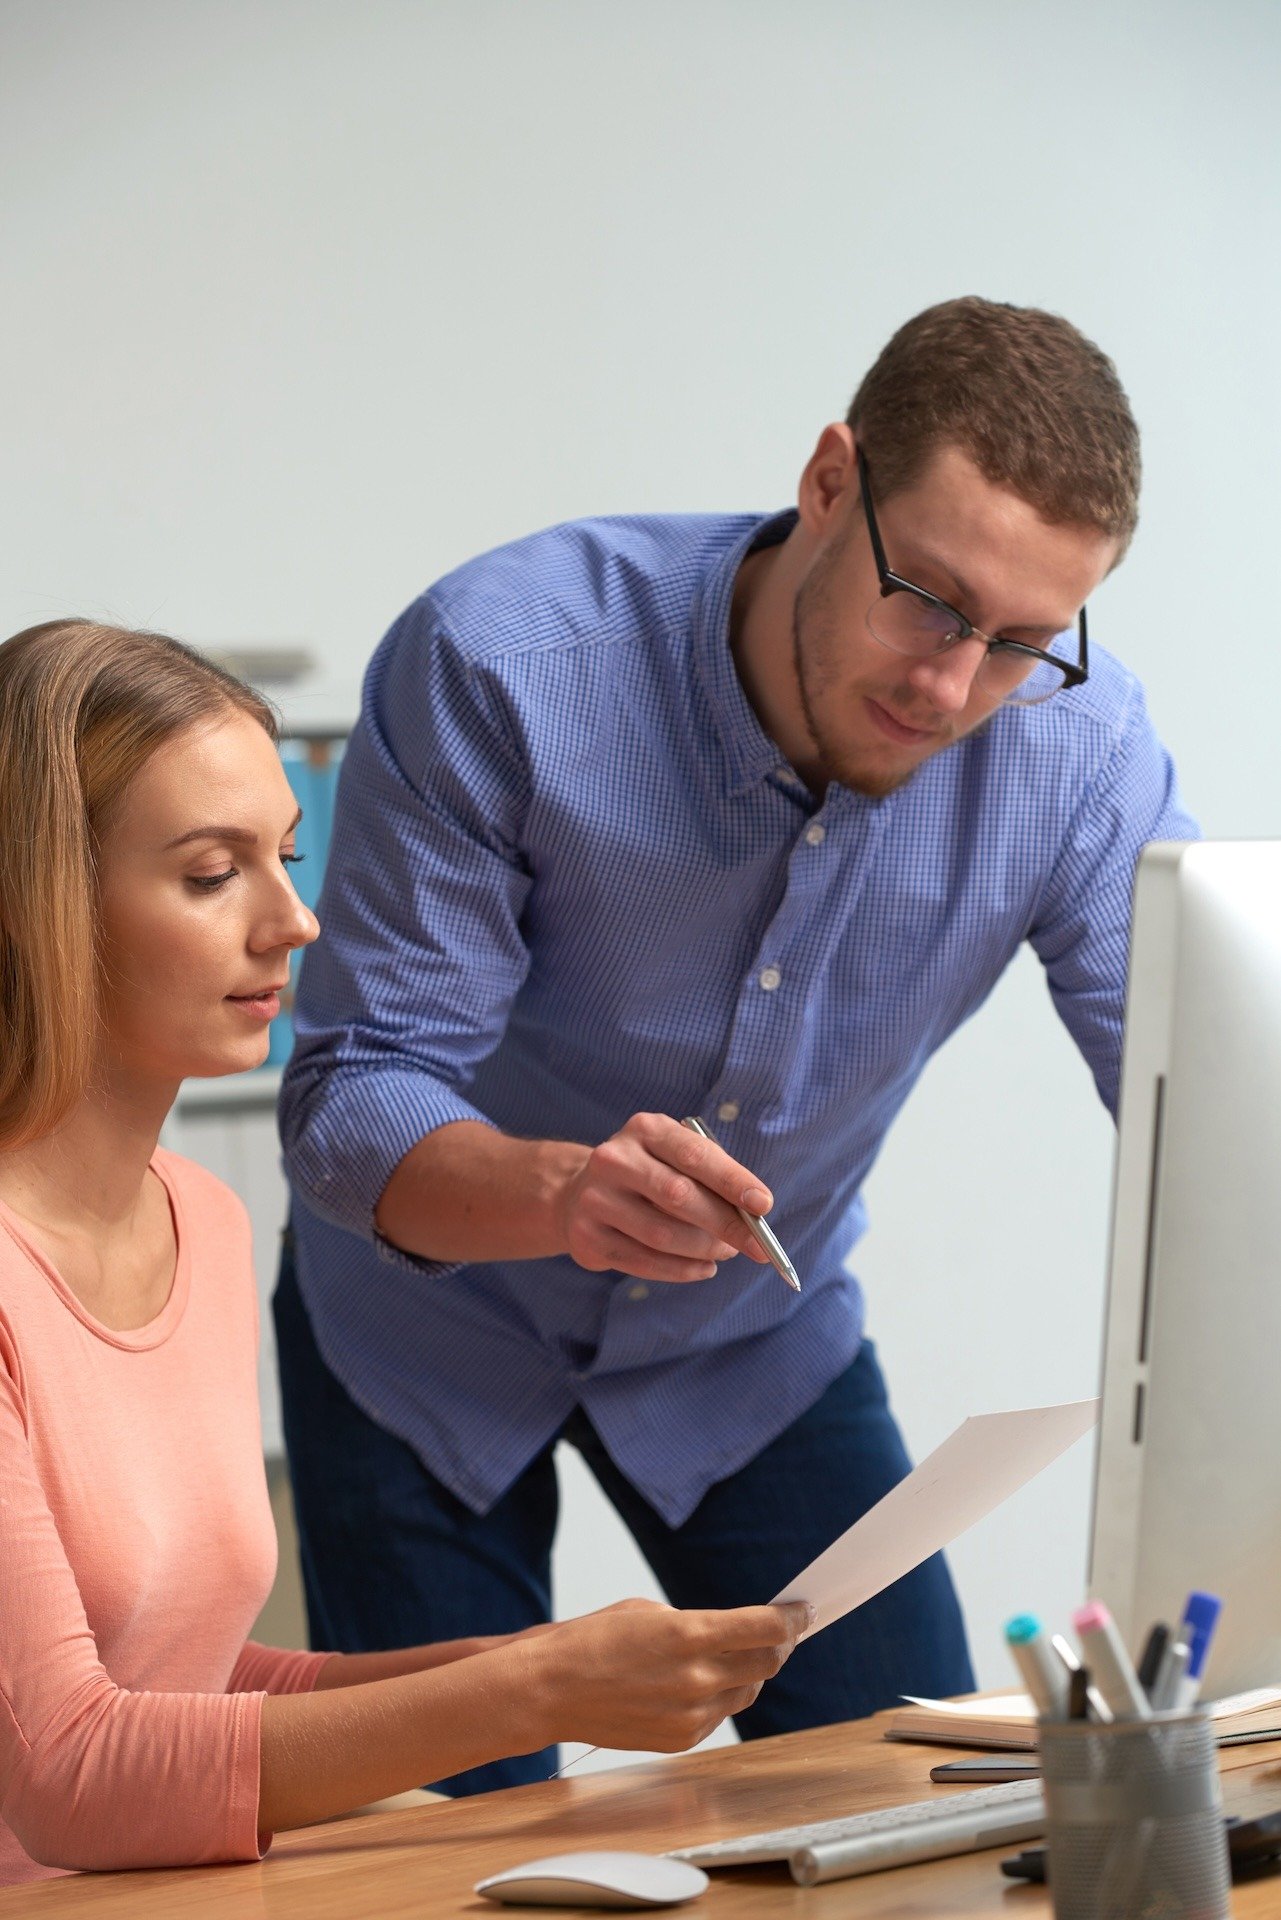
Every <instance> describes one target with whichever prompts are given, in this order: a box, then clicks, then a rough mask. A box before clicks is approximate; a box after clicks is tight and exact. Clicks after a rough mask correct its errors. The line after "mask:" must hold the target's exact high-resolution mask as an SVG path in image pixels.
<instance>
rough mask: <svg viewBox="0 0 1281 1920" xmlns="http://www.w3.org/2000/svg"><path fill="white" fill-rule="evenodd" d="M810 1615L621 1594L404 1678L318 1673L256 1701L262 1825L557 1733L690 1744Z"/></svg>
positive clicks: (280, 1824) (746, 1697)
mask: <svg viewBox="0 0 1281 1920" xmlns="http://www.w3.org/2000/svg"><path fill="white" fill-rule="evenodd" d="M808 1617H809V1616H808V1610H807V1609H806V1608H805V1607H804V1606H803V1605H801V1604H800V1603H798V1602H793V1603H791V1604H789V1605H787V1606H777V1607H741V1608H738V1609H735V1610H734V1611H731V1612H722V1613H679V1612H676V1611H674V1610H673V1609H672V1608H670V1607H664V1606H660V1605H658V1604H657V1603H655V1602H652V1601H625V1602H623V1603H622V1604H621V1605H619V1606H615V1607H607V1608H605V1609H604V1611H602V1612H600V1613H593V1614H588V1615H586V1616H585V1618H583V1619H581V1620H570V1621H566V1622H565V1623H564V1624H561V1625H557V1626H553V1627H551V1628H549V1629H546V1630H545V1631H543V1632H541V1633H526V1634H518V1635H515V1636H514V1637H512V1638H511V1639H509V1640H506V1641H505V1642H503V1643H501V1644H499V1645H497V1646H491V1647H489V1648H488V1649H486V1650H485V1651H482V1652H476V1653H471V1654H467V1655H464V1656H461V1657H453V1658H450V1659H448V1660H447V1662H446V1663H445V1664H436V1665H433V1666H429V1667H427V1668H425V1669H421V1670H418V1671H414V1672H409V1673H404V1672H402V1673H399V1674H397V1675H395V1676H391V1677H379V1678H370V1679H367V1680H365V1679H360V1680H354V1681H349V1682H347V1683H344V1682H343V1681H342V1680H341V1679H339V1680H338V1681H337V1683H335V1682H334V1681H332V1680H331V1679H329V1677H328V1674H327V1673H326V1675H325V1678H324V1679H323V1681H320V1682H318V1684H317V1688H316V1691H315V1692H312V1693H308V1694H290V1695H283V1696H272V1697H269V1698H268V1699H266V1700H265V1701H264V1702H263V1709H262V1733H261V1741H262V1746H261V1771H260V1784H259V1800H258V1824H259V1827H260V1828H261V1829H263V1830H266V1831H274V1830H276V1829H279V1828H284V1827H300V1826H309V1825H310V1824H311V1823H312V1822H313V1821H317V1820H326V1819H329V1818H330V1817H331V1816H332V1815H334V1814H336V1813H342V1812H344V1811H346V1810H347V1809H348V1808H351V1807H356V1806H361V1805H364V1804H365V1803H366V1802H368V1801H371V1800H381V1799H383V1798H385V1797H386V1796H387V1795H389V1794H393V1793H400V1792H403V1791H404V1789H405V1788H406V1787H415V1786H420V1785H421V1784H422V1782H423V1781H424V1780H439V1779H443V1778H446V1777H448V1776H449V1775H451V1774H454V1773H461V1772H463V1771H465V1770H466V1769H467V1768H469V1767H476V1766H482V1765H484V1764H485V1763H486V1762H487V1761H490V1760H498V1759H503V1758H505V1757H506V1756H508V1755H510V1754H516V1753H534V1752H537V1751H538V1749H539V1748H540V1747H545V1746H549V1745H550V1744H551V1743H552V1742H553V1741H557V1740H583V1741H587V1742H588V1743H589V1744H592V1745H595V1746H608V1747H623V1748H626V1747H639V1748H642V1749H649V1750H654V1751H658V1752H678V1751H680V1750H681V1749H682V1748H684V1747H690V1746H694V1745H696V1744H697V1742H698V1741H700V1740H702V1739H703V1738H704V1737H705V1736H706V1735H707V1734H709V1733H710V1732H711V1731H712V1729H713V1727H715V1726H718V1725H719V1724H720V1722H721V1721H722V1720H723V1719H724V1718H725V1717H726V1715H727V1714H731V1713H741V1712H742V1711H743V1709H744V1708H745V1707H747V1706H750V1704H751V1702H752V1701H753V1700H754V1699H755V1698H756V1695H757V1693H758V1692H759V1691H760V1688H761V1685H762V1683H763V1682H764V1681H765V1680H767V1679H769V1678H771V1677H772V1676H773V1675H774V1674H775V1673H777V1672H778V1670H779V1668H780V1667H781V1666H782V1664H783V1662H784V1660H785V1659H786V1658H787V1656H788V1654H789V1653H790V1652H791V1650H792V1648H793V1646H794V1645H795V1643H796V1639H797V1636H798V1634H799V1633H800V1632H801V1631H802V1630H803V1628H804V1627H805V1625H806V1624H807V1620H808ZM451 1644H453V1645H455V1646H457V1645H458V1644H459V1643H458V1642H453V1643H451ZM462 1644H466V1643H462ZM430 1651H431V1650H430V1649H413V1650H412V1654H414V1655H416V1654H417V1653H420V1652H430ZM399 1657H403V1656H397V1655H395V1654H387V1655H382V1654H370V1655H356V1656H349V1658H352V1659H355V1660H359V1661H365V1660H368V1661H370V1662H380V1661H384V1660H387V1661H394V1660H396V1659H397V1658H399ZM411 1657H412V1656H411ZM365 1671H366V1672H368V1673H372V1672H373V1668H372V1667H367V1668H365Z"/></svg>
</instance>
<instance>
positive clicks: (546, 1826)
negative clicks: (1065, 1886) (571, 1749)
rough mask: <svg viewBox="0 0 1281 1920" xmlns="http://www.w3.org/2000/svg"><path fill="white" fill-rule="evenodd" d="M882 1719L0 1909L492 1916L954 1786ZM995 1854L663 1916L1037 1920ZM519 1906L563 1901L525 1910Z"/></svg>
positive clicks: (324, 1832)
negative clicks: (555, 1859)
mask: <svg viewBox="0 0 1281 1920" xmlns="http://www.w3.org/2000/svg"><path fill="white" fill-rule="evenodd" d="M883 1721H884V1716H881V1715H878V1716H877V1717H876V1718H875V1719H873V1720H861V1721H852V1722H849V1723H848V1724H846V1725H844V1726H838V1727H822V1728H818V1729H816V1730H814V1731H813V1732H809V1733H794V1734H788V1735H786V1736H785V1737H784V1738H782V1739H777V1740H758V1741H754V1742H752V1743H751V1744H750V1745H747V1746H742V1747H720V1748H714V1749H712V1750H711V1751H710V1752H707V1753H698V1754H689V1755H684V1756H681V1757H679V1758H673V1759H670V1760H664V1761H659V1762H655V1763H652V1764H649V1765H646V1766H637V1767H626V1768H619V1769H617V1770H616V1771H612V1772H608V1773H595V1774H585V1775H583V1776H582V1777H581V1778H579V1779H575V1778H574V1777H573V1776H572V1775H571V1776H570V1778H569V1779H567V1780H553V1781H548V1782H547V1783H546V1784H545V1785H543V1786H534V1787H513V1788H511V1789H509V1790H508V1791H507V1792H505V1793H491V1794H483V1795H480V1796H478V1797H477V1798H475V1799H472V1800H456V1801H452V1802H450V1803H448V1804H444V1805H438V1806H426V1807H418V1808H415V1809H413V1810H412V1811H410V1812H403V1813H382V1814H371V1815H368V1816H366V1817H364V1818H363V1819H356V1820H342V1821H335V1822H333V1824H332V1825H330V1826H327V1827H309V1828H306V1829H304V1830H301V1831H298V1832H295V1833H292V1834H282V1835H281V1836H280V1838H279V1839H278V1840H277V1841H276V1844H275V1846H274V1847H273V1849H272V1851H271V1852H270V1853H269V1854H268V1856H267V1858H266V1859H265V1860H264V1861H262V1862H261V1863H260V1864H259V1865H257V1866H237V1867H193V1868H187V1869H185V1870H182V1871H175V1872H166V1873H127V1874H124V1873H122V1874H85V1875H82V1876H77V1877H75V1878H73V1879H65V1880H52V1881H44V1882H42V1883H40V1884H38V1885H36V1886H34V1887H14V1888H11V1889H9V1890H8V1891H7V1892H0V1920H7V1916H8V1915H10V1914H14V1915H16V1914H18V1913H19V1912H21V1913H23V1914H27V1915H30V1916H31V1920H56V1916H60V1915H64V1914H68V1915H89V1914H92V1915H94V1916H97V1920H136V1917H137V1916H138V1915H148V1914H154V1915H164V1916H166V1920H169V1916H172V1917H173V1920H197V1917H203V1916H208V1920H223V1917H224V1916H225V1920H295V1916H296V1920H457V1917H458V1916H464V1915H465V1916H467V1917H468V1920H484V1917H485V1916H490V1917H491V1920H496V1916H497V1915H499V1914H500V1913H504V1912H508V1913H513V1914H514V1913H516V1912H518V1911H521V1909H517V1908H503V1907H497V1906H494V1905H493V1904H492V1903H491V1902H490V1901H488V1900H481V1899H478V1898H477V1897H476V1896H475V1895H474V1894H473V1893H472V1887H473V1885H474V1884H475V1882H476V1881H477V1880H480V1879H483V1878H484V1876H485V1875H486V1874H487V1873H494V1872H497V1870H498V1869H499V1868H500V1867H503V1866H511V1865H515V1864H516V1863H517V1862H519V1861H522V1860H532V1859H537V1858H539V1857H540V1856H542V1855H545V1854H551V1853H569V1852H575V1851H579V1850H581V1849H584V1848H593V1847H630V1848H634V1849H636V1850H638V1851H641V1852H653V1853H658V1852H662V1851H664V1850H665V1849H666V1848H668V1847H676V1846H680V1845H693V1844H695V1843H696V1842H699V1841H703V1840H715V1839H721V1838H727V1837H729V1836H731V1835H733V1834H736V1833H754V1832H760V1831H762V1830H763V1829H765V1828H769V1827H774V1826H780V1825H784V1824H786V1823H788V1822H795V1821H801V1820H807V1819H809V1820H823V1819H831V1818H832V1817H834V1816H836V1815H839V1814H843V1813H858V1812H861V1811H863V1810H864V1809H866V1808H869V1807H876V1806H887V1805H890V1804H891V1803H893V1802H896V1801H903V1800H921V1799H924V1798H926V1797H927V1796H928V1795H930V1794H942V1793H954V1792H956V1791H957V1789H956V1788H952V1787H934V1786H931V1784H930V1781H929V1769H930V1766H931V1765H932V1764H933V1763H934V1762H935V1761H936V1760H937V1759H938V1757H939V1749H937V1748H930V1747H921V1746H905V1745H901V1744H897V1743H890V1742H886V1741H882V1739H881V1737H880V1734H881V1727H882V1725H883ZM1222 1759H1223V1785H1224V1799H1225V1801H1226V1803H1227V1807H1228V1811H1229V1812H1232V1813H1239V1814H1242V1815H1249V1814H1259V1813H1264V1812H1268V1811H1271V1810H1272V1809H1274V1808H1276V1807H1278V1806H1281V1741H1277V1742H1273V1743H1270V1744H1268V1745H1266V1746H1264V1745H1260V1746H1257V1747H1238V1748H1235V1749H1233V1750H1231V1751H1229V1752H1226V1753H1224V1755H1223V1756H1222ZM1009 1851H1011V1849H1009V1848H999V1849H996V1850H995V1851H988V1852H986V1853H981V1854H970V1855H966V1856H962V1857H959V1858H956V1859H951V1860H936V1861H930V1862H927V1863H926V1864H924V1865H921V1866H916V1867H898V1868H896V1869H894V1870H893V1871H892V1872H889V1873H880V1874H872V1875H869V1876H868V1877H866V1878H864V1879H860V1880H838V1881H834V1882H831V1883H830V1884H828V1885H827V1886H822V1887H797V1886H794V1885H793V1884H792V1880H791V1877H790V1876H789V1874H788V1872H787V1869H786V1868H785V1867H781V1866H780V1867H751V1868H738V1869H735V1870H731V1871H729V1872H725V1871H721V1872H717V1873H715V1874H713V1875H712V1884H711V1886H710V1888H709V1889H708V1891H707V1893H706V1894H705V1895H704V1896H703V1898H702V1899H701V1900H698V1901H695V1902H693V1903H692V1904H691V1905H690V1906H688V1907H675V1908H672V1909H670V1911H671V1912H673V1913H678V1914H682V1915H683V1914H686V1913H688V1914H689V1915H690V1916H691V1920H693V1917H694V1916H695V1915H698V1916H702V1915H706V1916H708V1920H712V1917H713V1916H715V1915H720V1916H721V1917H722V1920H726V1917H727V1916H729V1915H731V1914H732V1915H734V1916H736V1920H766V1916H771V1917H773V1916H778V1917H782V1916H786V1920H836V1916H838V1915H839V1916H841V1920H850V1917H851V1916H852V1915H857V1916H858V1920H950V1917H952V1916H957V1915H969V1916H980V1917H981V1920H996V1917H997V1916H1003V1920H1043V1916H1045V1915H1047V1914H1048V1913H1049V1912H1050V1905H1049V1897H1048V1894H1047V1893H1046V1891H1045V1889H1044V1888H1042V1887H1029V1886H1024V1885H1019V1884H1016V1883H1014V1882H1011V1881H1007V1880H1004V1879H1002V1877H1001V1874H1000V1872H999V1870H998V1865H997V1863H998V1861H999V1860H1000V1858H1001V1855H1002V1853H1003V1852H1009ZM524 1911H526V1912H529V1913H531V1914H532V1913H535V1912H538V1911H544V1912H549V1913H550V1912H562V1913H563V1912H568V1911H569V1910H568V1909H565V1908H555V1909H552V1908H544V1909H541V1910H540V1909H536V1908H526V1909H524ZM1232 1911H1233V1914H1234V1915H1235V1916H1237V1920H1261V1917H1262V1916H1264V1915H1269V1916H1281V1874H1278V1875H1277V1876H1276V1877H1274V1878H1271V1879H1266V1880H1261V1881H1256V1882H1255V1883H1253V1884H1252V1885H1249V1886H1243V1887H1237V1888H1234V1889H1233V1908H1232Z"/></svg>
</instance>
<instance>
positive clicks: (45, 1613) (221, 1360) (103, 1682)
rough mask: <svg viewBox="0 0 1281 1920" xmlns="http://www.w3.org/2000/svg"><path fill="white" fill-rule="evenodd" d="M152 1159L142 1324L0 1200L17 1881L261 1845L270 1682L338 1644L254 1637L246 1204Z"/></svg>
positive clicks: (255, 1534) (2, 1659) (252, 1318)
mask: <svg viewBox="0 0 1281 1920" xmlns="http://www.w3.org/2000/svg"><path fill="white" fill-rule="evenodd" d="M152 1165H153V1167H154V1169H155V1171H156V1173H157V1174H158V1175H159V1177H160V1179H161V1180H162V1181H163V1182H164V1185H165V1187H166V1189H167V1190H168V1194H169V1200H170V1205H171V1208H172V1211H173V1219H174V1225H175V1229H176V1237H177V1247H178V1254H177V1263H176V1267H175V1272H174V1282H173V1288H172V1291H171V1293H170V1296H169V1299H168V1301H167V1302H166V1304H165V1306H164V1308H163V1309H162V1311H161V1312H160V1313H159V1314H158V1315H157V1317H156V1318H155V1319H154V1320H152V1321H151V1322H149V1324H148V1325H147V1326H145V1327H140V1328H137V1329H136V1330H134V1331H131V1332H128V1333H117V1332H113V1331H112V1330H111V1329H109V1328H107V1327H104V1326H102V1325H101V1324H100V1323H99V1322H98V1321H96V1320H94V1319H93V1318H92V1316H91V1315H90V1314H88V1313H86V1311H85V1310H84V1308H83V1307H82V1306H81V1305H80V1303H79V1301H78V1300H77V1299H76V1297H75V1295H74V1294H73V1293H72V1292H71V1290H70V1289H69V1288H68V1287H67V1286H66V1285H65V1284H64V1283H63V1281H62V1280H61V1279H60V1278H59V1276H58V1274H57V1273H56V1272H55V1271H54V1269H53V1268H52V1267H51V1266H50V1264H49V1263H48V1261H47V1260H46V1259H44V1257H43V1256H42V1255H41V1254H40V1253H39V1252H38V1251H37V1250H36V1249H35V1247H34V1246H32V1244H31V1243H30V1240H29V1239H28V1237H27V1235H26V1233H25V1232H24V1229H23V1225H22V1223H21V1221H20V1220H19V1219H18V1217H17V1216H16V1215H15V1214H13V1213H12V1212H11V1211H10V1210H9V1209H8V1208H7V1207H5V1206H3V1205H2V1204H0V1886H7V1885H12V1884H14V1883H16V1882H19V1881H24V1880H34V1879H40V1878H43V1877H45V1876H46V1875H48V1874H49V1873H50V1872H54V1871H58V1870H67V1869H75V1868H85V1867H98V1868H106V1867H156V1866H178V1865H186V1864H194V1863H197V1862H207V1861H216V1860H255V1859H257V1858H259V1856H260V1854H261V1853H262V1851H263V1849H264V1848H265V1846H266V1845H267V1844H268V1843H269V1841H270V1837H271V1836H270V1835H267V1834H260V1833H259V1831H258V1820H257V1815H258V1761H259V1724H260V1720H261V1715H262V1702H263V1698H264V1695H265V1694H267V1693H296V1692H304V1691H307V1690H309V1689H310V1688H311V1687H312V1686H313V1685H314V1684H315V1679H316V1675H317V1672H318V1671H319V1669H320V1667H321V1666H322V1665H323V1663H324V1661H325V1659H326V1658H327V1657H328V1656H327V1655H325V1654H314V1653H291V1652H284V1651H282V1650H280V1649H277V1648H270V1647H260V1646H256V1645H255V1644H254V1643H253V1642H252V1641H247V1639H246V1636H247V1634H248V1632H249V1629H250V1627H251V1626H252V1624H253V1621H254V1619H255V1617H256V1615H257V1613H258V1611H259V1609H260V1607H261V1606H262V1603H263V1601H264V1600H265V1598H266V1596H267V1594H268V1592H269V1591H270V1588H271V1582H272V1580H273V1578H274V1576H275V1569H276V1536H275V1529H274V1527H273V1525H272V1518H271V1508H270V1505H269V1502H268V1497H267V1487H266V1480H265V1477H264V1473H263V1463H262V1443H261V1435H260V1428H259V1418H258V1385H257V1343H258V1306H257V1294H256V1290H255V1286H254V1277H253V1266H252V1261H251V1257H250V1244H249V1223H248V1219H247V1217H246V1215H245V1211H244V1208H243V1207H242V1206H241V1204H240V1202H239V1201H238V1200H237V1199H236V1198H235V1196H234V1195H233V1194H231V1193H229V1192H228V1190H227V1189H226V1188H225V1187H224V1186H222V1184H221V1183H220V1182H219V1181H217V1180H215V1179H214V1178H213V1177H212V1175H210V1174H208V1173H206V1172H205V1171H204V1169H203V1168H201V1167H197V1166H195V1165H193V1164H192V1163H191V1162H190V1161H186V1160H182V1159H179V1158H178V1156H177V1155H175V1154H171V1153H167V1152H165V1151H164V1150H163V1149H157V1152H156V1155H155V1158H154V1160H153V1162H152Z"/></svg>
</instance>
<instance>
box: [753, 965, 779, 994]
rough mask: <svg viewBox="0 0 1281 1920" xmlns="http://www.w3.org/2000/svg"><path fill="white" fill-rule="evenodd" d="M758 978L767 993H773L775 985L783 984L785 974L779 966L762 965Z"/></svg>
mask: <svg viewBox="0 0 1281 1920" xmlns="http://www.w3.org/2000/svg"><path fill="white" fill-rule="evenodd" d="M758 978H759V980H760V983H761V985H762V987H763V988H764V989H765V991H766V993H773V991H774V989H775V987H781V986H782V984H783V976H782V974H781V973H780V972H779V970H778V968H777V967H762V968H761V971H760V974H759V976H758Z"/></svg>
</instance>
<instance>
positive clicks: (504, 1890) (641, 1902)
mask: <svg viewBox="0 0 1281 1920" xmlns="http://www.w3.org/2000/svg"><path fill="white" fill-rule="evenodd" d="M706 1886H707V1875H706V1874H705V1873H704V1872H703V1871H702V1869H701V1868H700V1867H691V1866H689V1865H688V1864H687V1863H686V1862H685V1861H684V1860H668V1859H667V1858H665V1856H663V1855H662V1854H655V1853H557V1854H553V1855H552V1857H551V1858H550V1859H548V1860H529V1861H527V1862H526V1863H525V1865H524V1866H523V1867H506V1868H504V1870H503V1872H502V1873H493V1874H491V1875H490V1877H489V1879H488V1880H478V1881H477V1882H476V1887H475V1891H476V1892H477V1893H483V1894H484V1895H485V1897H486V1899H488V1900H506V1901H507V1902H508V1903H509V1904H510V1905H512V1906H514V1907H675V1906H679V1905H680V1902H681V1901H682V1900H695V1899H697V1898H698V1895H699V1894H700V1893H702V1892H703V1891H704V1890H705V1888H706Z"/></svg>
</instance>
